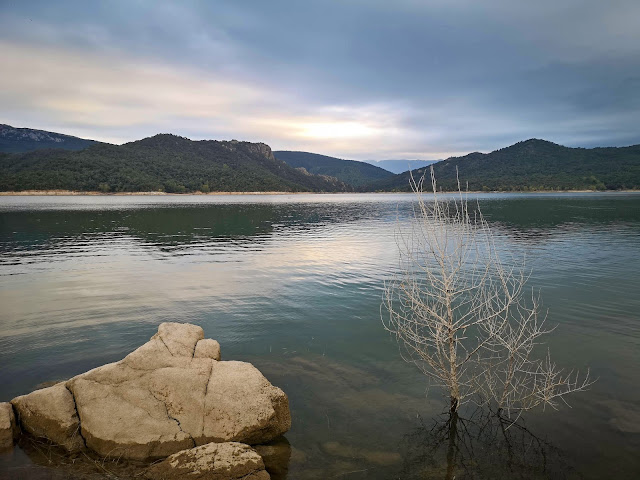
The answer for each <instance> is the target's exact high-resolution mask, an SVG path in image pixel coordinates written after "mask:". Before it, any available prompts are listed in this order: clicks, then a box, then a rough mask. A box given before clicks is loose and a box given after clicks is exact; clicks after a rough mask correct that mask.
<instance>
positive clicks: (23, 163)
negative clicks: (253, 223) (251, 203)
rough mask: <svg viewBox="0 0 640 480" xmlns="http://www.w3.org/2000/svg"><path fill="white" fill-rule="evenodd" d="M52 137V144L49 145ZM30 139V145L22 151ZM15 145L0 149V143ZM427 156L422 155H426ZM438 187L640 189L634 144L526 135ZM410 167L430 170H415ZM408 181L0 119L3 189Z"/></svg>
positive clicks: (244, 146)
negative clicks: (579, 144) (119, 141)
mask: <svg viewBox="0 0 640 480" xmlns="http://www.w3.org/2000/svg"><path fill="white" fill-rule="evenodd" d="M51 147H53V148H51ZM27 148H30V149H31V150H30V151H24V150H25V149H27ZM7 150H8V151H10V152H14V153H2V152H3V151H5V152H6V151H7ZM423 162H427V161H423ZM433 168H434V171H435V174H436V179H437V182H438V188H441V189H443V190H455V189H456V186H457V184H456V168H457V170H458V172H459V177H460V180H461V183H462V185H463V188H466V186H467V185H468V188H469V189H470V190H485V191H538V190H622V189H640V145H632V146H629V147H601V148H591V149H585V148H569V147H564V146H562V145H558V144H555V143H552V142H548V141H546V140H540V139H529V140H526V141H523V142H518V143H516V144H514V145H511V146H509V147H505V148H502V149H499V150H495V151H493V152H491V153H486V154H485V153H479V152H473V153H470V154H468V155H464V156H461V157H451V158H448V159H446V160H443V161H439V162H436V163H434V164H433ZM413 173H414V177H419V176H421V175H423V174H425V173H428V169H427V168H426V167H421V168H417V169H414V170H413ZM354 189H356V190H357V191H363V192H371V191H409V190H410V186H409V173H408V172H406V171H405V172H402V173H399V174H396V175H394V174H392V173H391V172H389V171H386V170H384V169H382V168H380V167H377V166H375V165H371V164H369V163H366V162H359V161H355V160H341V159H338V158H334V157H329V156H326V155H319V154H314V153H308V152H294V151H277V152H275V155H274V152H272V151H271V148H270V147H269V146H268V145H265V144H263V143H251V142H239V141H237V140H231V141H216V140H200V141H192V140H189V139H188V138H184V137H179V136H176V135H171V134H159V135H155V136H153V137H149V138H145V139H142V140H137V141H134V142H130V143H126V144H124V145H111V144H107V143H100V142H96V141H93V140H87V139H81V138H77V137H72V136H70V135H64V134H59V133H54V132H46V131H42V130H34V129H29V128H14V127H11V126H9V125H0V191H21V190H76V191H95V190H98V191H102V192H135V191H165V192H178V193H180V192H195V191H203V192H207V191H223V192H239V191H285V192H347V191H353V190H354Z"/></svg>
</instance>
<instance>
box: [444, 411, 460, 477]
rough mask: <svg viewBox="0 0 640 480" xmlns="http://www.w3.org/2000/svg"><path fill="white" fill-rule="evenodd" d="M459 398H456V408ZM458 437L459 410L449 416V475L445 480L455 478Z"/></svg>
mask: <svg viewBox="0 0 640 480" xmlns="http://www.w3.org/2000/svg"><path fill="white" fill-rule="evenodd" d="M453 400H454V399H453V398H451V408H452V409H453ZM457 408H458V400H457V399H456V409H457ZM457 439H458V412H457V411H453V410H452V412H451V414H450V416H449V448H448V449H447V476H446V477H445V480H453V479H454V478H455V471H456V440H457Z"/></svg>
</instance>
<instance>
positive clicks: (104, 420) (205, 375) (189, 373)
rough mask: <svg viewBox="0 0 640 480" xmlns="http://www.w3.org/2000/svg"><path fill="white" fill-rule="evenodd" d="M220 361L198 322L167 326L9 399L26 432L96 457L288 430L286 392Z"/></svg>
mask: <svg viewBox="0 0 640 480" xmlns="http://www.w3.org/2000/svg"><path fill="white" fill-rule="evenodd" d="M219 358H220V348H219V345H218V344H217V342H215V341H207V340H205V339H204V332H203V331H202V329H201V328H200V327H197V326H195V325H189V324H177V323H163V324H162V325H160V327H159V328H158V333H157V334H156V335H154V336H153V337H152V338H151V340H150V341H149V342H147V343H145V344H144V345H142V346H141V347H140V348H138V349H137V350H135V351H134V352H132V353H130V354H129V355H127V356H126V357H125V358H124V359H123V360H121V361H119V362H116V363H112V364H108V365H104V366H102V367H98V368H96V369H94V370H91V371H89V372H87V373H84V374H82V375H78V376H76V377H74V378H72V379H71V380H69V381H67V382H66V383H65V384H59V385H56V386H54V387H50V388H49V389H43V390H38V391H36V392H33V393H31V394H29V395H25V396H24V397H18V398H16V399H14V400H13V401H12V403H13V404H14V406H15V407H16V410H17V411H18V413H19V414H20V421H21V423H22V424H23V425H24V426H25V430H27V431H29V432H30V433H33V434H35V435H38V436H44V437H47V438H49V439H50V440H52V441H53V442H55V443H59V444H61V445H64V446H66V447H67V448H69V449H70V450H72V449H73V448H75V447H76V446H77V447H80V446H84V445H85V443H86V446H87V447H88V448H90V449H92V450H93V451H95V452H97V453H98V454H100V455H104V456H114V457H122V458H129V459H137V460H148V459H157V458H163V457H166V456H167V455H171V454H172V453H175V452H178V451H180V450H184V449H188V448H192V447H195V446H199V445H204V444H207V443H209V442H228V441H235V442H242V443H249V444H257V443H265V442H268V441H270V440H272V439H274V438H276V437H278V436H279V435H282V434H283V433H285V432H286V431H287V430H288V429H289V428H290V426H291V416H290V413H289V403H288V399H287V396H286V395H285V394H284V392H282V390H280V389H279V388H276V387H274V386H273V385H271V383H269V381H268V380H267V379H266V378H264V376H263V375H262V374H261V373H260V372H259V371H258V370H257V369H256V368H255V367H254V366H253V365H251V364H249V363H244V362H220V361H218V360H217V359H219ZM76 412H77V413H76ZM78 429H79V431H80V433H81V435H82V437H80V436H79V435H77V431H78Z"/></svg>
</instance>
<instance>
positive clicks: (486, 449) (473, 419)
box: [400, 409, 571, 480]
mask: <svg viewBox="0 0 640 480" xmlns="http://www.w3.org/2000/svg"><path fill="white" fill-rule="evenodd" d="M404 443H405V445H406V448H407V450H406V453H405V455H404V463H403V468H402V472H401V474H400V478H403V479H414V478H415V479H418V478H420V479H444V480H453V479H487V478H491V479H514V478H527V479H532V478H536V479H543V478H545V479H552V478H558V479H559V478H567V476H568V474H569V473H570V471H571V469H570V467H569V466H568V465H567V464H566V462H565V460H564V458H563V456H562V454H561V452H560V450H558V449H557V448H556V447H554V446H553V445H552V444H551V443H549V442H548V441H547V440H545V439H543V438H539V437H538V436H536V435H535V434H534V433H533V432H532V431H531V430H529V429H528V428H527V427H526V425H525V424H524V421H523V420H522V418H521V419H520V420H519V421H518V422H516V423H514V422H513V420H511V419H508V418H505V417H504V416H502V415H501V414H500V413H499V412H491V411H486V410H482V409H477V410H475V411H472V412H471V413H470V414H469V415H467V416H464V415H463V414H460V415H458V414H457V413H456V414H451V415H443V416H442V417H441V418H438V419H434V420H433V421H431V422H423V421H422V420H421V421H420V426H419V427H417V428H416V429H415V430H414V431H413V432H412V433H410V434H408V435H407V436H406V437H405V439H404Z"/></svg>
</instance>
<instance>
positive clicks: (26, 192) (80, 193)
mask: <svg viewBox="0 0 640 480" xmlns="http://www.w3.org/2000/svg"><path fill="white" fill-rule="evenodd" d="M637 192H640V190H536V191H522V190H509V191H497V190H496V191H490V192H486V191H480V190H477V191H475V190H473V191H471V190H470V191H467V192H462V193H465V194H466V193H472V194H476V193H490V194H495V193H533V194H536V193H540V194H545V193H637ZM371 193H375V194H387V195H388V194H413V192H279V191H274V192H207V193H204V192H191V193H167V192H113V193H111V192H110V193H104V192H96V191H87V192H83V191H76V190H22V191H17V192H15V191H11V192H0V197H32V196H33V197H36V196H50V197H56V196H61V197H63V196H68V197H78V196H92V197H94V196H95V197H98V196H100V197H130V196H182V195H199V196H200V195H201V196H208V195H212V196H217V195H335V194H340V195H349V194H351V195H353V194H356V195H360V194H371ZM423 193H426V194H431V193H432V192H429V191H426V192H423ZM438 193H445V194H448V193H458V192H456V191H450V192H438Z"/></svg>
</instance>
